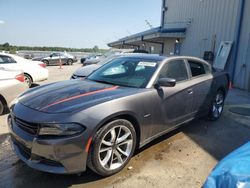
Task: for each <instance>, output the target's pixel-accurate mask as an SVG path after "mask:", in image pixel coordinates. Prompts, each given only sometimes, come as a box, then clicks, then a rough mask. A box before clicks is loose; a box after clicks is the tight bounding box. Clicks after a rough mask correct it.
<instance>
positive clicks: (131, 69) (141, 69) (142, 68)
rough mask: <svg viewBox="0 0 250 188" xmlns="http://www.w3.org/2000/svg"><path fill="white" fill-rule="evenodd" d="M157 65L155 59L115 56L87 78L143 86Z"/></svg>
mask: <svg viewBox="0 0 250 188" xmlns="http://www.w3.org/2000/svg"><path fill="white" fill-rule="evenodd" d="M157 67H158V63H157V62H156V61H152V60H148V59H141V58H130V57H122V58H115V59H112V60H110V61H109V62H108V63H107V64H105V65H103V66H102V67H101V68H99V69H98V70H97V71H95V72H94V73H92V74H91V75H90V76H89V77H88V78H87V79H89V80H92V81H96V82H102V83H108V84H112V85H120V86H127V87H136V88H145V87H146V85H147V84H148V82H149V80H150V78H151V77H152V75H153V74H154V72H155V70H156V69H157Z"/></svg>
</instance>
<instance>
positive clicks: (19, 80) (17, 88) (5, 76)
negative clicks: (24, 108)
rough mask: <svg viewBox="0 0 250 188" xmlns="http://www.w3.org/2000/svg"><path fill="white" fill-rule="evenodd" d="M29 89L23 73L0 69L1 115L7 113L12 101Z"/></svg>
mask: <svg viewBox="0 0 250 188" xmlns="http://www.w3.org/2000/svg"><path fill="white" fill-rule="evenodd" d="M27 89H28V87H27V85H26V84H25V83H24V74H23V72H22V71H17V70H7V69H4V68H0V115H2V114H3V113H4V112H6V111H7V109H8V105H9V104H10V102H11V101H12V100H14V99H15V98H16V97H18V96H19V95H20V94H21V93H23V92H24V91H25V90H27Z"/></svg>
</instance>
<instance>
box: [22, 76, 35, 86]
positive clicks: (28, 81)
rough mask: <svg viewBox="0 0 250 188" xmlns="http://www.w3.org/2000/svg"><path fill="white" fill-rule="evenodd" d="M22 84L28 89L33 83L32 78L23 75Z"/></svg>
mask: <svg viewBox="0 0 250 188" xmlns="http://www.w3.org/2000/svg"><path fill="white" fill-rule="evenodd" d="M24 83H25V84H26V85H27V86H28V87H29V88H30V86H31V85H32V83H33V81H32V78H31V77H30V76H29V75H28V74H24Z"/></svg>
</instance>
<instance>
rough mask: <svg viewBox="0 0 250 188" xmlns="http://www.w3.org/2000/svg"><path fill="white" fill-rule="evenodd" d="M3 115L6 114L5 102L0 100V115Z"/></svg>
mask: <svg viewBox="0 0 250 188" xmlns="http://www.w3.org/2000/svg"><path fill="white" fill-rule="evenodd" d="M3 113H4V102H3V101H2V99H1V98H0V115H3Z"/></svg>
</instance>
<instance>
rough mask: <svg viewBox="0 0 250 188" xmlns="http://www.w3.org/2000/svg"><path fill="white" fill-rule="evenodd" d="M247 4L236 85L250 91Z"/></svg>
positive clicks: (249, 21)
mask: <svg viewBox="0 0 250 188" xmlns="http://www.w3.org/2000/svg"><path fill="white" fill-rule="evenodd" d="M245 3H246V4H245V7H244V15H243V23H242V30H241V37H240V44H239V48H238V59H237V64H236V71H235V79H234V84H235V86H236V87H238V88H242V89H245V90H248V91H250V20H249V19H250V17H249V10H250V1H249V0H246V1H245Z"/></svg>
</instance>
